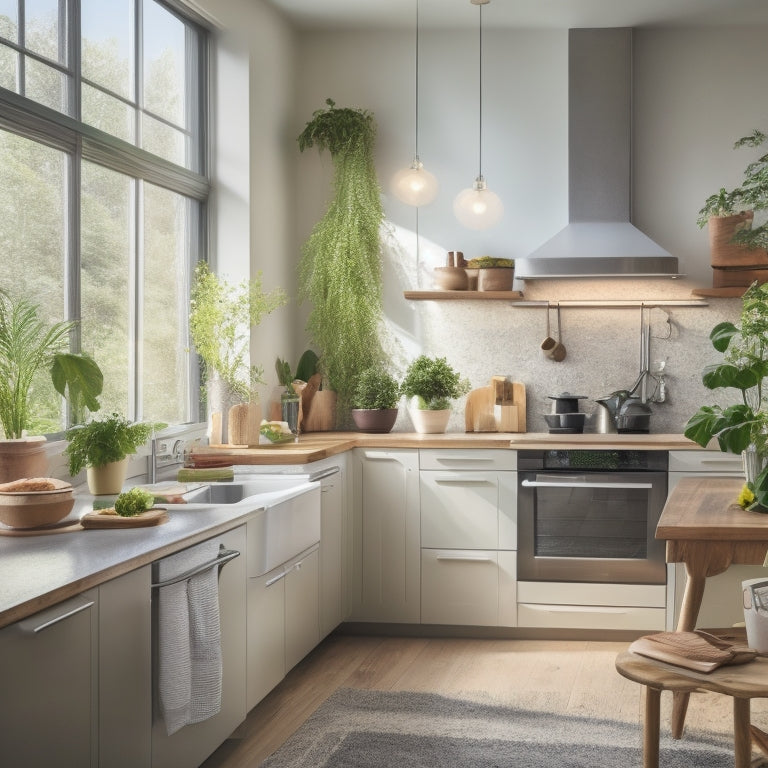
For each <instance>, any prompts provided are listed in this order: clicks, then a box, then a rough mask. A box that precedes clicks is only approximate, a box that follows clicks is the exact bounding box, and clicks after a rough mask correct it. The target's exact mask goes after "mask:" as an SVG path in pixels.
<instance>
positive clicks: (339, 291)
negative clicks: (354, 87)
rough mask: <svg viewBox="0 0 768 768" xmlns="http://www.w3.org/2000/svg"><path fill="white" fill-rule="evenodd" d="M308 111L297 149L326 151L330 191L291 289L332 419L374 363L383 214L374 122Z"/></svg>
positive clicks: (357, 113) (368, 117)
mask: <svg viewBox="0 0 768 768" xmlns="http://www.w3.org/2000/svg"><path fill="white" fill-rule="evenodd" d="M326 104H327V105H328V108H327V109H322V110H318V111H316V112H315V113H314V114H313V116H312V120H310V121H309V122H308V123H307V125H306V127H305V129H304V131H303V132H302V133H301V135H300V136H299V139H298V141H299V149H300V150H301V151H304V150H305V149H308V148H310V147H314V146H317V147H318V149H319V150H320V151H323V150H325V149H327V150H328V151H329V153H330V154H331V157H332V159H333V166H334V181H333V187H334V196H333V199H332V201H331V203H330V205H329V207H328V210H327V211H326V213H325V215H324V216H323V218H322V219H321V220H320V221H319V222H318V223H317V225H316V226H315V228H314V229H313V231H312V233H311V235H310V237H309V239H308V240H307V242H306V243H305V244H304V247H303V249H302V257H301V263H300V265H299V295H300V297H301V299H302V300H309V302H310V303H311V305H312V307H311V310H310V314H309V317H308V320H307V331H308V333H309V336H310V339H311V340H312V342H313V343H314V345H315V346H316V347H317V348H318V349H319V350H320V358H321V360H322V369H323V375H324V378H325V379H326V381H327V384H328V386H329V387H330V388H331V389H333V390H335V391H336V392H337V394H338V402H337V409H336V412H337V425H338V426H340V427H343V426H345V425H346V424H347V423H348V421H349V409H350V407H351V402H352V397H353V393H354V387H355V383H356V381H357V379H358V378H359V376H360V374H361V372H362V371H364V370H366V369H368V368H371V367H375V366H377V365H381V364H382V363H383V362H384V360H385V359H386V356H385V354H384V351H383V348H382V345H381V341H380V335H381V334H380V332H381V326H382V267H381V246H380V239H379V228H380V226H381V224H382V221H383V220H384V211H383V208H382V205H381V199H380V188H379V183H378V180H377V178H376V170H375V167H374V162H373V148H374V141H375V137H376V123H375V121H374V119H373V115H372V114H371V113H370V112H369V111H367V110H362V109H349V108H337V107H336V105H335V103H334V102H333V100H332V99H328V100H327V101H326Z"/></svg>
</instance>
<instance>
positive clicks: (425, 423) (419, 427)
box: [408, 407, 451, 435]
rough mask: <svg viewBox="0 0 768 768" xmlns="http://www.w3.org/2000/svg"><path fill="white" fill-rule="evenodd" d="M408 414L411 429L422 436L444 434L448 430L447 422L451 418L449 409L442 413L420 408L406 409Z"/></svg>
mask: <svg viewBox="0 0 768 768" xmlns="http://www.w3.org/2000/svg"><path fill="white" fill-rule="evenodd" d="M408 414H409V415H410V417H411V421H412V422H413V428H414V429H415V430H416V431H417V432H418V433H419V434H422V435H434V434H439V433H442V432H445V430H446V429H447V428H448V420H449V419H450V418H451V409H450V408H446V409H445V410H442V411H427V410H422V409H421V408H413V407H409V408H408Z"/></svg>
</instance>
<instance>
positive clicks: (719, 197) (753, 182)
mask: <svg viewBox="0 0 768 768" xmlns="http://www.w3.org/2000/svg"><path fill="white" fill-rule="evenodd" d="M766 141H768V135H766V134H765V133H763V132H762V131H759V130H757V129H755V130H754V131H752V133H750V134H749V135H748V136H743V137H742V138H740V139H739V140H738V141H736V143H735V144H734V145H733V147H734V149H739V148H741V147H753V148H754V147H760V146H762V145H763V144H765V143H766ZM765 209H768V154H764V155H761V156H760V157H759V158H758V159H757V160H755V161H754V162H751V163H750V164H749V165H748V166H747V167H746V169H745V171H744V181H742V183H741V185H740V186H738V187H736V188H735V189H732V190H726V189H725V188H724V187H721V188H720V191H719V192H717V193H716V194H714V195H711V196H710V197H708V198H707V200H706V201H705V203H704V207H703V208H702V209H701V210H700V211H699V217H698V219H697V222H698V224H699V226H700V227H703V226H704V225H705V224H706V223H707V220H708V219H709V217H710V216H730V215H733V214H735V213H738V212H739V211H743V210H752V211H762V210H765ZM734 241H735V242H737V243H742V244H744V245H748V246H749V247H751V248H768V222H765V223H763V224H761V225H760V226H753V227H751V228H750V227H743V228H741V229H739V230H738V231H737V233H736V235H735V237H734Z"/></svg>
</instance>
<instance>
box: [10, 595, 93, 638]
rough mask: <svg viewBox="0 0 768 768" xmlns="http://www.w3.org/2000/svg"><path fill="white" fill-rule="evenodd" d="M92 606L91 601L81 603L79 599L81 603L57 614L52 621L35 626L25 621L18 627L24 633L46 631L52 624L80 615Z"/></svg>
mask: <svg viewBox="0 0 768 768" xmlns="http://www.w3.org/2000/svg"><path fill="white" fill-rule="evenodd" d="M93 604H94V601H93V600H88V601H87V602H83V601H82V599H81V602H80V604H79V605H74V606H72V607H70V608H69V610H65V611H64V613H62V614H59V615H58V616H54V617H53V618H52V619H48V620H47V621H43V623H42V624H37V625H36V626H35V625H34V621H30V620H26V621H20V622H19V627H20V628H21V629H22V630H24V631H25V632H42V631H43V630H44V629H47V628H48V627H52V626H53V625H54V624H58V623H59V622H60V621H64V619H68V618H69V617H70V616H74V615H75V614H77V613H80V612H81V611H84V610H85V609H86V608H90V607H91V606H92V605H93ZM38 620H39V619H38Z"/></svg>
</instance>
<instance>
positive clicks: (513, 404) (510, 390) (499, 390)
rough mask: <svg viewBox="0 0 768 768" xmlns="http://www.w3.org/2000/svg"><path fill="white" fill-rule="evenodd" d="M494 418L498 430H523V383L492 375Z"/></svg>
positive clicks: (524, 428)
mask: <svg viewBox="0 0 768 768" xmlns="http://www.w3.org/2000/svg"><path fill="white" fill-rule="evenodd" d="M491 387H493V391H494V419H495V421H496V425H497V431H498V432H525V431H526V421H525V384H522V383H521V382H519V381H510V380H509V379H508V378H507V377H506V376H492V377H491Z"/></svg>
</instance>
